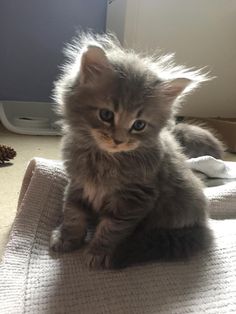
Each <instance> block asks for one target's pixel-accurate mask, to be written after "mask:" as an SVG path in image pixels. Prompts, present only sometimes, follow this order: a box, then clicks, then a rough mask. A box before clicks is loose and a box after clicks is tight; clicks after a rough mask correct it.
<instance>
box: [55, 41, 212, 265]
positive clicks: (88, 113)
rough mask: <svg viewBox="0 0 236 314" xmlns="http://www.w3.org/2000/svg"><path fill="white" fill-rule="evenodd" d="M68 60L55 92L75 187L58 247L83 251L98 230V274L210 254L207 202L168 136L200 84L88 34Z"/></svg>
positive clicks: (94, 258)
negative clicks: (185, 98)
mask: <svg viewBox="0 0 236 314" xmlns="http://www.w3.org/2000/svg"><path fill="white" fill-rule="evenodd" d="M69 53H70V62H69V64H68V65H67V66H66V67H65V71H64V74H63V76H62V77H61V79H60V80H59V81H58V82H57V83H56V89H55V96H56V101H57V103H58V104H59V108H60V109H59V110H60V113H61V114H62V116H63V119H64V126H65V134H64V137H63V158H64V165H65V169H66V172H67V175H68V180H69V182H68V186H67V188H66V191H65V195H64V204H63V222H62V224H61V225H60V226H59V227H57V228H56V229H55V230H54V231H53V232H52V236H51V242H50V246H51V249H52V250H54V251H70V250H73V249H76V248H79V247H81V246H82V245H83V243H84V240H85V237H86V235H87V231H88V226H89V225H90V224H93V225H94V226H95V232H94V234H93V235H92V238H91V240H90V242H89V244H88V245H87V247H86V250H85V252H86V253H85V261H86V263H87V265H88V266H89V267H92V268H94V267H95V268H98V267H105V268H116V267H124V266H128V265H130V264H133V263H140V262H146V261H151V260H158V259H169V258H181V257H188V256H190V255H191V254H193V253H195V252H197V251H199V250H201V249H203V248H205V247H206V246H207V245H208V244H209V243H210V239H211V233H210V231H209V229H208V226H207V201H206V199H205V196H204V194H203V190H202V185H201V182H200V181H199V180H198V178H196V177H195V176H194V175H193V173H192V172H191V170H190V169H188V168H187V167H186V166H185V156H184V155H183V154H182V152H181V149H180V147H179V145H178V143H177V142H176V140H175V138H174V137H173V135H172V132H171V131H170V130H169V123H170V121H171V119H173V116H174V114H175V111H176V109H175V108H176V106H177V103H178V100H179V99H180V96H181V95H183V93H184V92H185V91H186V90H189V87H191V86H194V82H193V81H192V80H191V73H188V72H187V71H186V70H184V69H182V68H179V67H176V68H175V67H173V65H171V64H170V62H169V60H164V59H163V58H162V59H159V60H156V59H154V58H147V57H141V56H139V55H137V54H135V53H134V52H132V51H127V50H124V49H123V48H121V47H120V46H119V44H118V43H117V41H116V40H115V39H114V38H112V37H111V36H105V35H101V36H99V35H98V36H92V35H83V36H81V37H80V38H79V40H78V43H76V44H75V46H74V48H73V49H71V50H70V51H69ZM166 69H168V70H167V71H166ZM192 74H194V75H195V76H194V77H195V78H199V77H200V76H199V73H196V72H195V73H192ZM196 74H198V75H196Z"/></svg>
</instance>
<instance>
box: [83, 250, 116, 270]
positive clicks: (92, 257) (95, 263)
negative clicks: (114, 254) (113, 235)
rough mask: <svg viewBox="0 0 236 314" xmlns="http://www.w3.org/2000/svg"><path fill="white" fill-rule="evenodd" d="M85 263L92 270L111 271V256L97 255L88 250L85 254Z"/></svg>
mask: <svg viewBox="0 0 236 314" xmlns="http://www.w3.org/2000/svg"><path fill="white" fill-rule="evenodd" d="M85 263H86V265H87V266H88V267H89V268H90V269H101V268H106V269H109V268H111V255H109V254H107V253H104V252H101V253H99V254H98V253H96V254H95V253H93V252H92V250H90V249H88V250H87V251H86V252H85Z"/></svg>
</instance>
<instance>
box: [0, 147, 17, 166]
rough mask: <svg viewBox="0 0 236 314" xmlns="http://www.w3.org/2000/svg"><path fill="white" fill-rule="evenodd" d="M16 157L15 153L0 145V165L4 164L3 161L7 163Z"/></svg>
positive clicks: (9, 148) (11, 149)
mask: <svg viewBox="0 0 236 314" xmlns="http://www.w3.org/2000/svg"><path fill="white" fill-rule="evenodd" d="M15 156H16V151H15V150H14V149H13V148H11V147H9V146H5V145H0V163H4V162H5V161H9V160H10V159H13V158H14V157H15Z"/></svg>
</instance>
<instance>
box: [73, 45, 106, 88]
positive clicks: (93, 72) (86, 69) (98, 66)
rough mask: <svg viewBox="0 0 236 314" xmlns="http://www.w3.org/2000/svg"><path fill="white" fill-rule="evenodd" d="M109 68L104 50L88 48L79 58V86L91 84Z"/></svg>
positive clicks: (94, 47) (95, 47)
mask: <svg viewBox="0 0 236 314" xmlns="http://www.w3.org/2000/svg"><path fill="white" fill-rule="evenodd" d="M110 68H111V66H110V63H109V61H108V59H107V56H106V54H105V52H104V50H103V49H102V48H100V47H97V46H88V47H87V49H86V50H85V51H84V52H83V54H82V57H81V65H80V74H79V81H80V83H81V84H86V83H89V82H92V81H94V80H95V79H98V77H99V76H101V75H102V74H103V73H104V71H107V70H108V69H110Z"/></svg>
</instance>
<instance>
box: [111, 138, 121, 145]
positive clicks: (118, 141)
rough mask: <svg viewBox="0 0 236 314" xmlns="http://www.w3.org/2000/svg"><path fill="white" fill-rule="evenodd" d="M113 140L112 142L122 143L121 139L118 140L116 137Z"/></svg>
mask: <svg viewBox="0 0 236 314" xmlns="http://www.w3.org/2000/svg"><path fill="white" fill-rule="evenodd" d="M113 141H114V143H115V144H116V145H119V144H122V143H123V141H121V140H118V139H116V138H113Z"/></svg>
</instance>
